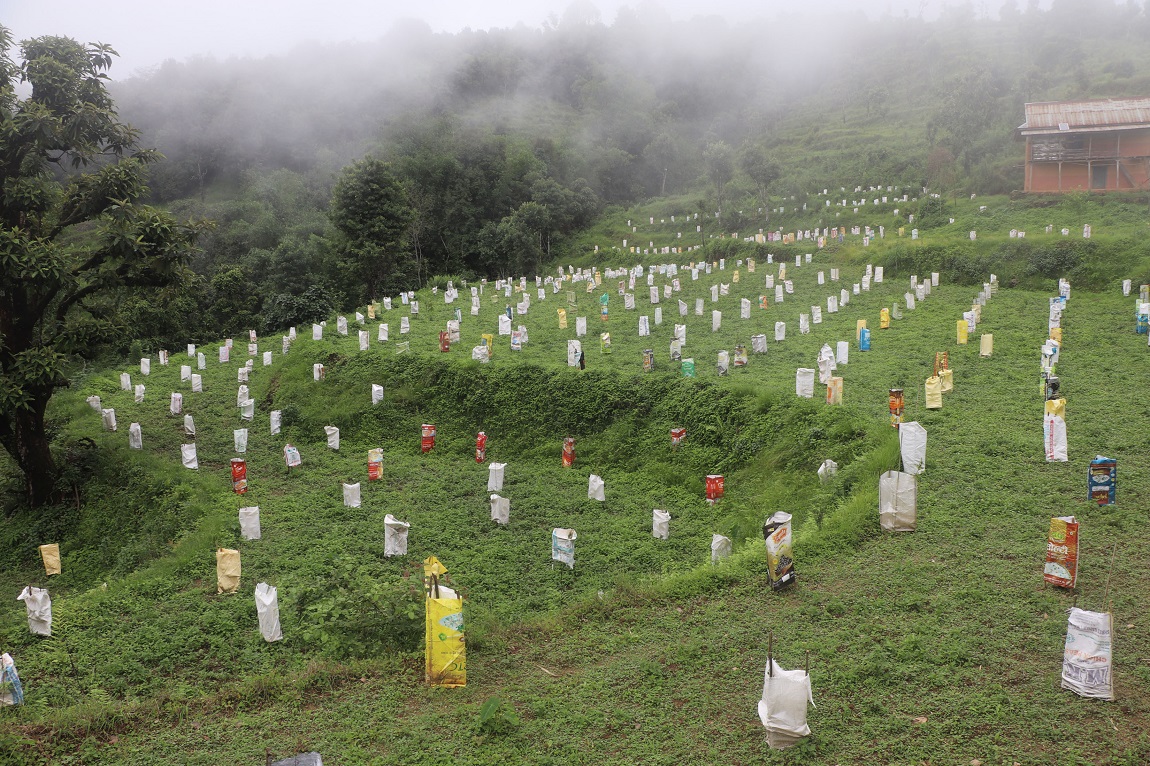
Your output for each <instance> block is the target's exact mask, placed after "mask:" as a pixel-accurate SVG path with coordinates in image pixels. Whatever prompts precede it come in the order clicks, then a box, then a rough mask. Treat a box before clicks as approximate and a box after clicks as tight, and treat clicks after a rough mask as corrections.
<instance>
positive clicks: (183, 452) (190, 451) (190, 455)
mask: <svg viewBox="0 0 1150 766" xmlns="http://www.w3.org/2000/svg"><path fill="white" fill-rule="evenodd" d="M185 425H186V424H185ZM180 459H181V460H182V461H183V463H184V468H191V469H192V470H193V471H194V470H196V469H197V468H199V467H200V461H199V458H197V457H196V445H195V444H181V445H180Z"/></svg>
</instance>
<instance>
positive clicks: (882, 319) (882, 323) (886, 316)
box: [878, 309, 890, 330]
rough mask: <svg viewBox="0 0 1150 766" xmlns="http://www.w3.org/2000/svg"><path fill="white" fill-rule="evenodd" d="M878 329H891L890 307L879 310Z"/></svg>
mask: <svg viewBox="0 0 1150 766" xmlns="http://www.w3.org/2000/svg"><path fill="white" fill-rule="evenodd" d="M878 329H880V330H889V329H890V309H883V310H882V311H880V312H878Z"/></svg>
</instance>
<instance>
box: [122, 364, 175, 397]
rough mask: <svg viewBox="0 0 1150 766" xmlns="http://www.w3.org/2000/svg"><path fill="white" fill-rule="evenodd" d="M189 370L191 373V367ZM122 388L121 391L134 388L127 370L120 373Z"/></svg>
mask: <svg viewBox="0 0 1150 766" xmlns="http://www.w3.org/2000/svg"><path fill="white" fill-rule="evenodd" d="M188 370H189V374H190V371H191V368H190V367H189V368H188ZM181 377H182V376H181ZM120 390H121V391H131V390H132V376H131V375H129V374H128V373H126V372H121V373H120Z"/></svg>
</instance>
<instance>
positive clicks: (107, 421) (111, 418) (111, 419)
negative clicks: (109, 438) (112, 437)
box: [100, 409, 116, 431]
mask: <svg viewBox="0 0 1150 766" xmlns="http://www.w3.org/2000/svg"><path fill="white" fill-rule="evenodd" d="M100 419H101V420H102V421H103V423H104V430H105V431H115V430H116V411H115V410H111V409H103V410H100Z"/></svg>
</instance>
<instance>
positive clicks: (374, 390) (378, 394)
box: [371, 383, 383, 406]
mask: <svg viewBox="0 0 1150 766" xmlns="http://www.w3.org/2000/svg"><path fill="white" fill-rule="evenodd" d="M382 401H383V386H381V385H379V384H378V383H372V384H371V404H372V406H375V405H377V404H379V403H380V402H382Z"/></svg>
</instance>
